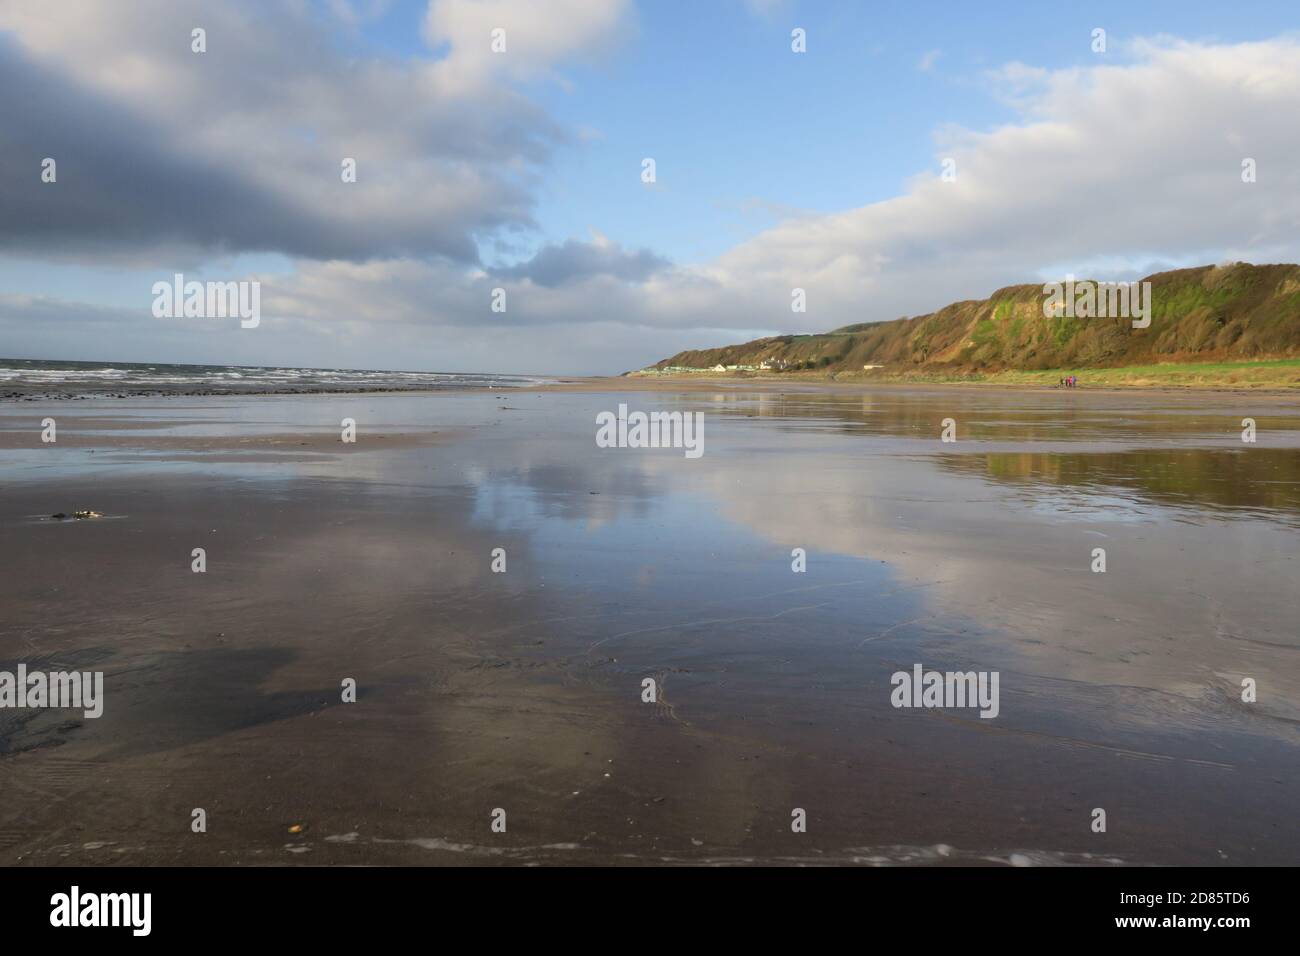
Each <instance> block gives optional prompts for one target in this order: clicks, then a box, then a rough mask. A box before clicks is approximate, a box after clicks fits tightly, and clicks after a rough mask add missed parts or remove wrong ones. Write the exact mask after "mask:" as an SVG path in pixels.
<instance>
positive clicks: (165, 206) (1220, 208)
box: [0, 0, 1300, 374]
mask: <svg viewBox="0 0 1300 956" xmlns="http://www.w3.org/2000/svg"><path fill="white" fill-rule="evenodd" d="M195 28H202V29H203V30H204V31H205V40H206V49H205V50H204V51H203V52H196V51H195V50H194V49H193V40H192V37H193V30H194V29H195ZM498 29H499V30H502V31H504V33H503V34H502V36H503V37H504V46H505V48H504V50H503V51H501V52H496V51H494V50H493V49H492V45H493V31H494V30H498ZM796 30H798V31H802V33H801V36H802V38H803V44H802V46H803V49H802V51H796V50H795V49H793V47H794V46H796V45H798V44H796V43H795V41H794V40H793V39H792V32H793V31H796ZM1098 30H1103V31H1104V49H1103V48H1101V44H1100V43H1099V40H1098V38H1099V34H1098V33H1097V31H1098ZM0 88H3V89H4V90H5V95H4V96H3V97H0V355H3V356H5V357H8V358H53V359H79V360H95V361H116V362H125V361H143V362H192V363H199V364H245V365H290V366H318V367H352V368H393V369H409V370H426V371H494V372H511V373H537V374H614V373H619V372H622V371H626V370H628V369H633V368H639V367H642V366H645V365H648V364H651V363H653V362H655V361H658V360H659V359H662V358H665V357H667V356H669V355H672V354H673V353H675V352H678V351H680V350H682V349H686V348H700V347H708V346H715V345H725V344H730V343H734V342H742V341H746V340H748V339H751V338H756V337H759V336H763V335H772V334H778V333H783V332H815V331H824V330H826V329H831V328H835V327H838V326H842V325H846V324H849V323H854V322H871V321H884V320H889V319H894V318H897V317H899V316H902V315H917V314H922V313H925V312H929V311H933V310H934V309H937V308H940V307H942V306H943V305H946V304H948V303H949V302H952V301H956V300H961V299H972V298H983V297H985V296H987V295H989V294H990V293H991V292H993V291H994V290H996V289H998V288H1000V287H1003V286H1006V285H1011V284H1016V283H1022V282H1044V281H1048V280H1050V279H1053V278H1057V277H1060V276H1063V275H1066V274H1074V275H1079V276H1092V277H1094V278H1097V279H1106V280H1126V279H1135V278H1140V277H1142V276H1145V275H1148V274H1150V273H1152V272H1156V271H1161V270H1164V269H1169V268H1180V267H1185V266H1192V265H1203V264H1208V263H1217V262H1225V261H1236V260H1244V261H1249V262H1296V261H1300V248H1297V247H1298V246H1300V123H1297V121H1296V117H1297V116H1300V18H1298V17H1297V15H1296V10H1295V7H1294V4H1292V3H1288V2H1252V0H1242V2H1237V3H1233V4H1231V5H1225V4H1222V3H1217V2H1216V3H1199V2H1187V0H1183V2H1176V3H1175V2H1158V0H1157V2H1148V3H1143V4H1132V3H1130V2H1124V3H1075V4H1070V5H1068V7H1067V6H1066V5H1062V4H1043V3H1034V2H1026V3H1009V2H986V3H982V4H978V5H975V4H964V3H947V4H941V3H927V2H916V0H913V2H898V3H892V2H883V0H882V2H871V3H864V2H847V0H846V2H834V0H822V2H811V0H804V2H800V0H693V2H677V0H642V2H640V3H636V2H633V0H426V2H417V0H248V2H244V0H226V2H223V3H220V4H213V3H205V2H201V0H131V2H129V3H128V2H116V0H114V2H107V0H59V2H57V3H50V2H48V0H0ZM348 158H350V159H353V160H355V163H356V171H357V174H356V181H355V182H344V181H343V177H342V176H341V174H340V170H341V164H342V163H343V160H344V159H348ZM46 159H54V160H55V164H56V165H55V176H54V181H46V178H47V177H46V176H43V170H44V169H45V160H46ZM647 159H651V160H653V161H654V180H653V182H647V181H645V175H644V169H645V161H646V160H647ZM946 161H947V162H946ZM1247 162H1249V164H1250V166H1251V168H1252V170H1253V176H1250V177H1244V176H1243V163H1247ZM945 170H948V171H949V175H947V176H945V175H943V174H944V172H945ZM1246 180H1251V181H1246ZM176 273H181V274H183V275H184V277H185V279H186V280H192V281H200V282H206V281H219V282H227V281H246V282H250V283H251V282H257V283H259V288H260V296H261V299H260V305H261V318H260V321H259V323H258V324H257V325H256V326H255V327H244V324H242V323H240V322H239V321H238V320H237V319H235V320H232V319H229V318H221V317H212V318H202V317H190V318H184V317H181V318H172V317H168V316H163V317H158V316H156V315H155V314H154V310H153V308H152V306H153V305H154V299H155V294H154V291H153V287H154V284H155V283H156V282H159V281H171V278H172V276H173V275H174V274H176ZM794 289H802V290H804V295H805V300H806V303H807V307H806V311H804V312H795V311H792V308H791V302H792V291H793V290H794ZM494 290H504V295H503V296H502V295H498V294H496V293H495V292H494ZM494 303H495V304H496V306H497V310H495V311H494V309H493V305H494ZM502 307H503V308H504V311H501V310H500V309H501V308H502Z"/></svg>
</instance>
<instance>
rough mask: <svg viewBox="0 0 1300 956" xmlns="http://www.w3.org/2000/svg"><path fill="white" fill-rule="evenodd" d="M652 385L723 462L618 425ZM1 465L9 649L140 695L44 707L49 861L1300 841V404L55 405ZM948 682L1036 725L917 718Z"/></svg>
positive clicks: (4, 836)
mask: <svg viewBox="0 0 1300 956" xmlns="http://www.w3.org/2000/svg"><path fill="white" fill-rule="evenodd" d="M619 403H626V404H628V405H630V406H631V407H634V408H637V409H644V410H647V411H649V410H667V411H681V412H700V413H702V414H703V416H704V417H703V421H704V436H705V437H704V454H703V455H702V456H701V457H700V458H699V459H697V460H691V459H689V458H687V457H685V456H684V455H683V454H682V452H681V451H680V450H678V449H670V448H664V449H637V448H600V447H598V446H597V444H596V443H595V441H594V440H593V434H594V431H595V420H596V416H597V415H598V414H599V413H601V412H602V411H609V410H612V409H615V408H617V407H618V405H619ZM47 416H50V417H54V418H55V419H56V420H57V422H58V433H57V434H58V439H57V442H56V443H52V444H50V443H42V441H41V428H42V426H41V422H42V420H43V419H44V418H45V417H47ZM1244 417H1251V418H1253V419H1254V420H1255V421H1256V423H1257V427H1258V439H1257V442H1256V443H1253V444H1246V443H1243V442H1242V441H1241V437H1240V433H1241V420H1242V418H1244ZM345 418H351V419H354V420H355V422H356V442H355V443H349V444H345V443H343V442H342V441H340V440H339V438H340V423H341V421H342V420H343V419H345ZM945 418H951V419H953V420H954V422H955V426H956V438H957V440H956V441H954V442H950V443H945V442H942V441H940V432H941V428H942V425H941V423H942V421H943V420H944V419H945ZM0 462H2V463H3V470H4V475H5V483H4V487H5V490H4V495H3V509H0V527H2V528H3V540H4V542H5V546H4V547H3V548H0V563H2V565H3V573H0V606H3V608H4V613H3V615H2V616H0V670H13V669H14V668H15V667H16V666H17V665H18V664H19V663H25V664H26V666H27V667H28V668H29V669H44V670H49V671H53V670H68V669H77V670H81V671H102V672H103V674H104V688H105V692H104V693H105V701H104V713H103V715H102V716H101V717H99V718H97V719H93V718H92V719H87V718H85V717H83V716H82V714H81V713H80V712H73V711H69V710H59V709H45V710H35V709H28V710H17V709H5V710H0V774H2V775H3V779H4V781H5V788H4V789H5V793H6V798H5V800H4V802H3V806H2V807H0V862H3V863H5V864H11V865H12V864H61V863H77V864H87V863H89V864H101V863H104V864H117V863H123V864H144V865H153V864H175V863H180V864H222V865H227V864H229V865H234V864H281V865H292V864H304V863H306V864H324V863H336V864H478V863H482V864H499V863H535V862H546V863H558V864H568V863H573V864H593V863H598V864H620V863H628V864H658V863H667V862H685V863H696V864H746V863H757V864H764V863H796V862H798V863H803V862H806V863H857V864H864V865H882V864H892V863H932V864H946V863H954V862H960V863H988V864H990V865H1008V864H1015V865H1033V864H1045V865H1046V864H1055V863H1088V864H1096V865H1121V864H1125V865H1144V864H1211V865H1213V864H1293V863H1294V862H1295V861H1296V859H1298V858H1300V835H1297V830H1296V828H1295V826H1294V808H1295V806H1296V804H1297V799H1298V798H1300V775H1297V774H1296V772H1295V768H1296V766H1297V757H1300V659H1298V658H1297V649H1298V645H1297V638H1296V634H1295V627H1294V622H1295V621H1296V620H1297V619H1300V598H1298V597H1297V592H1296V589H1295V586H1294V582H1295V580H1296V573H1297V566H1298V558H1297V553H1298V549H1297V547H1296V541H1297V537H1296V533H1297V525H1300V399H1296V398H1291V397H1285V396H1261V395H1250V396H1245V395H1230V394H1187V393H1182V394H1178V395H1171V394H1162V393H1154V392H1151V393H1139V392H1129V393H1118V392H1116V393H1088V392H1085V391H1082V390H1080V391H1075V392H1066V391H1055V390H1020V391H1012V390H983V389H943V388H932V389H923V388H885V389H870V388H853V387H835V386H826V387H820V386H815V385H813V386H800V387H798V388H789V389H786V388H779V387H777V386H774V385H771V384H768V383H750V382H736V383H727V384H726V385H725V386H724V385H719V384H717V383H705V382H699V383H690V384H689V385H686V384H683V383H680V382H662V381H661V382H651V381H646V380H639V381H626V380H600V381H570V382H567V383H560V384H557V385H554V386H547V387H543V388H535V389H510V390H507V391H495V390H488V389H480V390H476V391H454V390H448V391H442V392H437V393H416V392H411V393H396V394H313V395H292V396H290V395H261V396H241V395H227V396H211V397H184V396H174V397H167V398H135V399H122V400H111V399H102V398H96V399H89V400H86V401H79V402H76V403H67V402H56V401H50V402H45V401H24V402H11V403H7V404H3V405H0ZM83 509H84V510H93V511H95V512H97V513H99V515H100V517H96V518H91V519H86V520H53V519H51V518H50V516H51V515H53V514H56V513H64V514H71V513H73V512H74V511H76V510H83ZM1098 547H1102V548H1104V549H1105V550H1106V553H1107V562H1108V567H1107V570H1106V573H1094V572H1093V571H1092V570H1091V567H1090V564H1091V562H1092V560H1093V558H1092V555H1093V551H1094V549H1095V548H1098ZM195 548H202V549H204V551H205V554H206V570H205V571H204V572H203V573H195V572H194V571H193V570H192V557H191V555H192V552H193V549H195ZM494 549H504V552H505V556H506V562H507V564H506V570H505V571H504V572H502V573H497V572H494V571H493V567H492V565H493V553H494ZM795 549H803V551H804V552H805V554H806V570H804V571H795V570H792V552H793V551H794V550H795ZM915 664H922V665H924V666H925V667H927V668H930V667H934V668H938V669H940V670H945V669H946V670H952V669H959V670H968V669H970V670H980V671H984V670H989V671H996V672H998V673H999V674H1000V681H1001V683H1000V687H1001V701H1000V712H999V713H998V715H997V717H996V719H982V718H980V716H979V714H978V713H977V712H975V711H973V710H965V711H958V710H935V709H931V710H925V709H911V710H909V709H899V708H896V707H894V706H893V705H892V704H891V697H890V692H891V683H890V680H891V674H893V673H895V672H898V671H907V670H910V669H911V668H912V667H913V666H914V665H915ZM646 678H651V679H653V680H654V681H655V686H656V687H657V689H658V694H657V700H656V701H655V702H653V703H647V702H643V699H642V694H643V687H644V685H643V681H644V680H645V679H646ZM1244 678H1250V679H1253V680H1255V681H1256V682H1257V685H1258V699H1257V701H1254V702H1250V703H1246V702H1243V701H1242V699H1241V686H1242V680H1243V679H1244ZM348 679H351V680H354V681H355V683H356V688H357V691H356V700H355V702H345V701H344V700H343V694H342V691H341V687H342V684H343V682H344V681H346V680H348ZM197 808H201V809H203V810H204V811H205V814H206V821H207V828H206V832H202V833H196V832H194V831H193V829H192V826H191V823H192V819H193V812H194V810H195V809H197ZM1094 808H1105V810H1106V814H1107V819H1108V826H1107V829H1106V832H1104V833H1098V832H1094V831H1093V829H1092V827H1091V826H1090V822H1091V814H1092V811H1093V810H1094ZM497 809H501V810H504V811H505V815H506V818H507V819H508V826H507V828H506V831H505V832H504V833H502V832H494V830H493V828H492V821H493V813H494V811H495V810H497ZM795 809H802V810H804V811H805V813H806V818H807V828H806V832H801V833H796V832H792V829H791V818H792V811H793V810H795Z"/></svg>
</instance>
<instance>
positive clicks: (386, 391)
mask: <svg viewBox="0 0 1300 956" xmlns="http://www.w3.org/2000/svg"><path fill="white" fill-rule="evenodd" d="M744 388H751V389H764V390H775V391H804V392H823V391H839V392H846V393H862V392H869V391H896V392H929V391H936V392H943V391H952V390H958V391H960V390H968V391H980V392H988V393H994V394H996V393H1009V394H1024V393H1034V394H1037V393H1054V392H1068V393H1072V394H1073V393H1078V392H1087V393H1088V394H1091V395H1134V394H1152V395H1211V394H1231V395H1243V396H1244V395H1260V396H1272V397H1284V396H1292V397H1300V388H1279V387H1268V386H1259V387H1250V386H1243V385H1229V384H1222V385H1175V384H1169V383H1160V384H1143V385H1137V384H1133V385H1118V384H1106V385H1086V384H1081V385H1077V386H1075V387H1073V388H1069V389H1067V388H1063V387H1061V386H1059V385H1047V384H1040V383H1036V382H975V381H944V382H934V381H906V380H888V381H882V380H877V381H869V380H863V379H853V380H848V381H845V380H839V379H835V378H831V377H820V376H816V377H799V378H792V377H789V376H762V375H743V376H721V375H638V374H634V373H629V374H623V375H583V376H557V377H556V378H555V379H554V380H553V381H549V382H542V383H538V384H526V385H494V386H492V387H487V386H480V385H445V386H434V387H430V386H426V385H419V386H402V385H382V386H356V387H353V386H343V387H337V388H334V387H305V388H271V387H267V388H260V387H256V386H253V387H242V388H239V387H233V388H211V387H202V388H191V387H186V386H177V387H175V388H158V387H150V388H76V387H70V388H50V387H49V386H33V387H30V388H24V387H19V388H15V387H14V386H12V385H10V386H7V387H6V389H5V391H4V392H3V393H0V406H3V405H6V404H15V405H16V404H19V403H22V402H77V401H87V400H100V399H113V400H120V399H142V398H143V399H159V398H160V399H170V398H250V397H265V396H279V397H290V398H293V397H303V396H310V395H337V396H346V395H429V394H437V393H441V392H452V393H457V394H465V393H476V392H503V393H516V392H615V391H640V392H656V391H690V392H703V391H718V390H720V389H727V390H734V389H744Z"/></svg>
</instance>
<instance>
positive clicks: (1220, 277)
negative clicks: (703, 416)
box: [649, 263, 1300, 385]
mask: <svg viewBox="0 0 1300 956" xmlns="http://www.w3.org/2000/svg"><path fill="white" fill-rule="evenodd" d="M1148 281H1150V283H1151V312H1150V315H1151V325H1150V327H1149V328H1146V329H1134V328H1133V327H1132V323H1131V321H1130V320H1129V319H1121V318H1065V317H1059V316H1058V317H1053V318H1045V317H1044V315H1043V302H1044V298H1045V297H1044V294H1043V287H1042V285H1041V284H1038V285H1017V286H1010V287H1008V288H1005V289H999V290H998V291H997V292H994V293H993V294H992V295H991V296H989V297H988V298H987V299H980V300H977V301H967V302H955V303H953V304H952V305H948V306H945V307H944V308H942V309H940V310H939V311H937V312H932V313H930V314H928V315H919V316H916V317H914V318H904V319H898V320H895V321H893V322H878V323H863V324H859V325H849V326H845V327H844V328H840V329H836V330H834V331H831V332H824V333H820V334H817V335H779V336H774V337H771V338H765V339H758V340H756V341H753V342H746V343H744V344H743V345H732V346H727V347H725V348H717V349H702V350H692V351H687V352H680V353H678V354H677V355H674V356H672V357H671V358H668V359H664V360H663V361H662V362H659V363H657V364H656V365H654V366H651V368H650V369H649V370H663V369H666V368H669V367H674V368H682V367H685V368H696V369H707V368H711V367H713V366H716V365H753V366H757V365H759V364H760V363H762V362H765V361H767V362H776V363H778V364H779V363H785V365H786V367H787V371H786V372H785V373H784V374H790V373H791V372H794V373H796V374H797V373H800V372H803V373H819V374H822V375H834V376H835V377H837V378H839V377H853V378H857V377H863V378H885V379H903V380H915V381H944V380H954V379H956V380H963V379H964V380H975V381H979V380H992V381H1025V382H1036V381H1041V382H1054V381H1055V379H1054V378H1053V376H1054V375H1058V374H1069V373H1070V372H1076V373H1077V372H1081V371H1084V370H1095V371H1096V374H1092V375H1089V376H1088V379H1089V381H1093V382H1107V383H1113V384H1159V383H1162V382H1167V383H1168V384H1186V385H1206V384H1223V383H1227V384H1233V383H1234V382H1233V380H1232V376H1234V375H1236V376H1237V378H1238V380H1237V381H1236V384H1243V385H1279V384H1281V385H1295V384H1300V266H1296V265H1261V266H1256V265H1249V264H1246V263H1236V264H1234V265H1228V266H1201V267H1198V268H1194V269H1178V270H1175V271H1172V272H1161V273H1158V274H1156V275H1153V276H1149V277H1148ZM1261 363H1266V364H1261ZM864 365H880V366H882V368H880V369H876V370H871V371H864V370H863V366H864ZM1197 369H1200V371H1199V372H1198V371H1197ZM1259 369H1271V370H1272V371H1267V372H1261V371H1259ZM1101 370H1107V371H1105V372H1104V373H1103V372H1102V371H1101ZM1176 373H1179V374H1176ZM1243 376H1244V377H1243Z"/></svg>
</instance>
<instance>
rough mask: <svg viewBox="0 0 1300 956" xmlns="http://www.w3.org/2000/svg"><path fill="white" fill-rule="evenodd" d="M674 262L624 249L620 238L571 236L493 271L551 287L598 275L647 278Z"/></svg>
mask: <svg viewBox="0 0 1300 956" xmlns="http://www.w3.org/2000/svg"><path fill="white" fill-rule="evenodd" d="M671 266H672V263H671V262H669V261H668V260H667V259H665V258H663V257H662V256H658V255H656V254H655V253H653V252H651V251H650V250H649V249H637V250H635V251H629V250H624V249H623V247H622V246H620V245H619V244H618V243H616V242H610V241H608V240H601V241H598V242H581V241H579V240H577V239H569V240H566V241H565V242H562V243H555V244H551V245H547V246H543V247H542V248H541V249H539V250H538V252H537V254H536V255H534V256H533V257H532V258H531V259H529V260H527V261H526V262H521V263H519V264H518V265H515V266H511V267H510V268H507V269H495V270H493V274H494V275H496V276H499V277H501V278H504V279H529V280H531V281H532V282H534V283H535V284H537V285H540V286H544V287H546V288H548V289H554V288H556V287H558V286H562V285H569V284H571V283H574V282H581V281H582V280H584V279H590V278H592V277H594V276H609V277H610V278H613V279H622V280H623V281H625V282H644V281H645V280H646V279H648V278H650V277H651V276H652V275H654V274H655V273H657V272H660V271H662V270H664V269H668V268H670V267H671Z"/></svg>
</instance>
